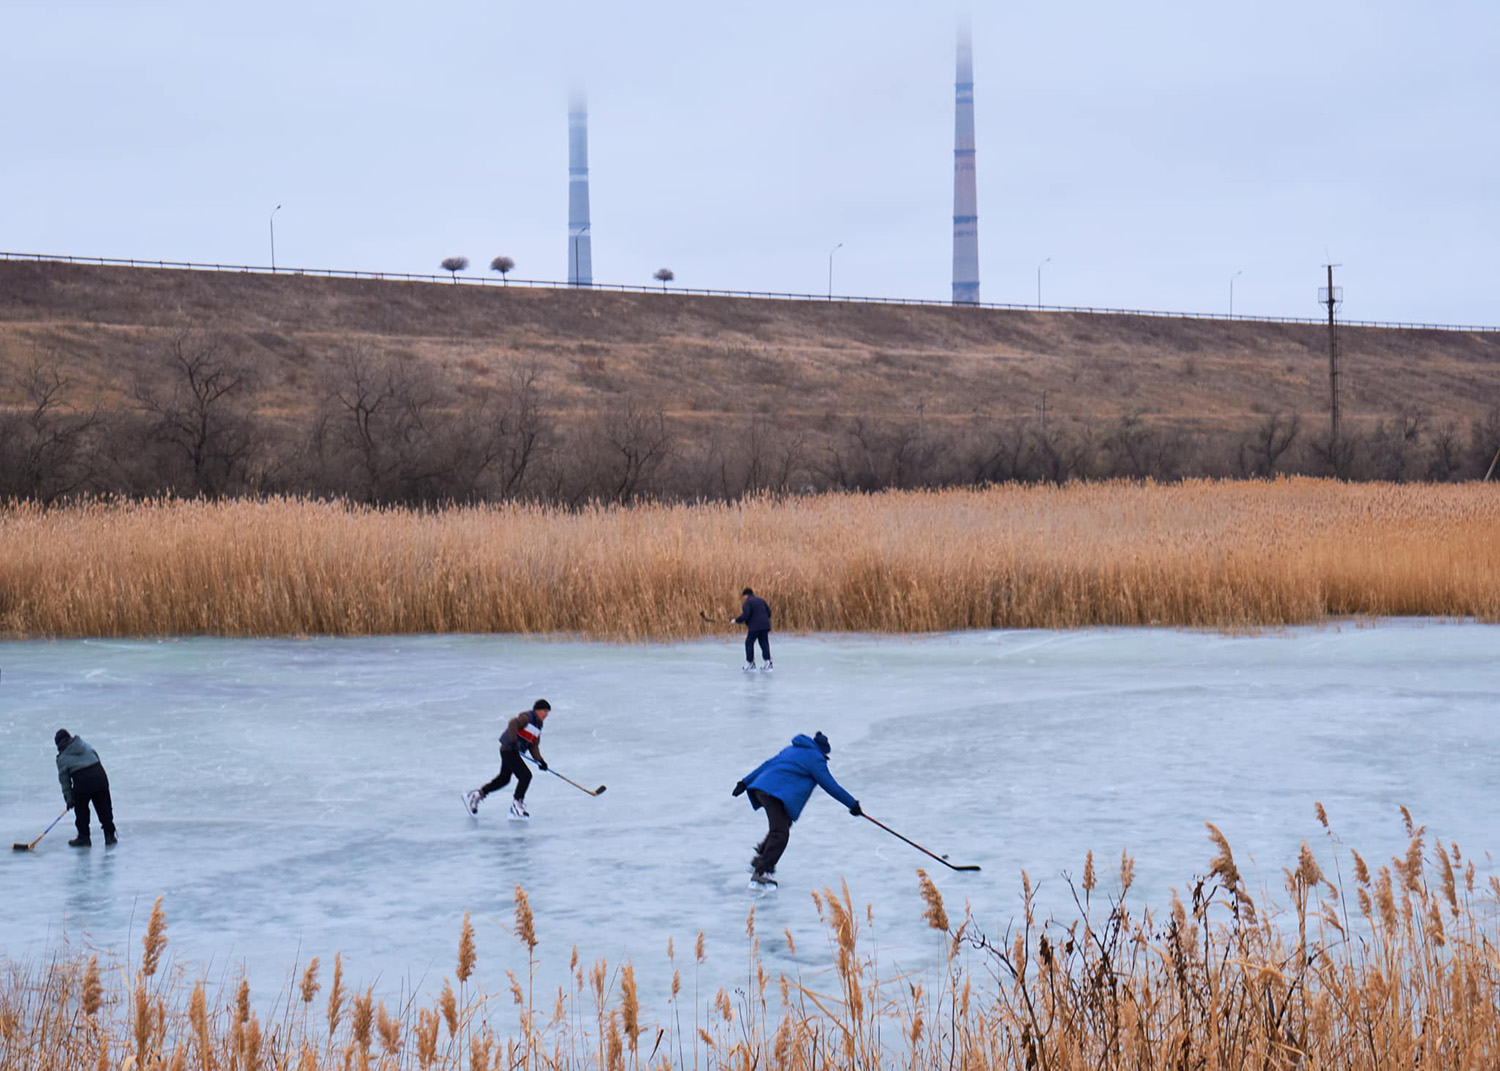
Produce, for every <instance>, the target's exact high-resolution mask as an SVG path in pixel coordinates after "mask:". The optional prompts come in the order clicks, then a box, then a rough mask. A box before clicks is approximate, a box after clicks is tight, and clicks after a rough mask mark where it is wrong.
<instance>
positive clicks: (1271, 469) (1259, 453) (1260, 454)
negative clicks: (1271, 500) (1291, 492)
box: [1238, 410, 1302, 477]
mask: <svg viewBox="0 0 1500 1071" xmlns="http://www.w3.org/2000/svg"><path fill="white" fill-rule="evenodd" d="M1301 433H1302V417H1301V416H1300V415H1299V414H1297V413H1292V414H1290V415H1287V414H1285V413H1282V412H1280V411H1279V410H1278V411H1277V412H1275V413H1272V414H1271V415H1270V416H1268V417H1266V419H1264V420H1262V421H1261V422H1260V423H1259V424H1257V425H1256V426H1255V428H1254V430H1252V431H1251V432H1250V434H1249V435H1247V436H1246V437H1245V438H1244V439H1243V440H1242V441H1241V442H1240V445H1239V451H1238V464H1239V472H1240V475H1242V476H1259V477H1266V476H1274V475H1275V474H1276V472H1277V469H1278V466H1280V465H1281V462H1282V458H1283V457H1285V456H1286V452H1287V451H1288V450H1290V449H1291V448H1292V444H1293V443H1295V442H1296V441H1297V437H1298V435H1300V434H1301Z"/></svg>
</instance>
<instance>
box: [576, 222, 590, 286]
mask: <svg viewBox="0 0 1500 1071" xmlns="http://www.w3.org/2000/svg"><path fill="white" fill-rule="evenodd" d="M588 229H589V225H588V224H587V223H585V224H584V225H583V226H582V227H579V228H578V233H577V234H575V235H573V285H574V286H577V285H578V239H580V238H582V237H583V232H584V231H586V230H588Z"/></svg>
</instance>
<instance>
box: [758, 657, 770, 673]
mask: <svg viewBox="0 0 1500 1071" xmlns="http://www.w3.org/2000/svg"><path fill="white" fill-rule="evenodd" d="M760 671H761V672H762V673H770V672H771V662H770V660H769V659H767V660H766V664H765V665H763V666H761V667H760Z"/></svg>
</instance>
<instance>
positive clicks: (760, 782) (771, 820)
mask: <svg viewBox="0 0 1500 1071" xmlns="http://www.w3.org/2000/svg"><path fill="white" fill-rule="evenodd" d="M832 751H833V748H832V747H831V746H829V743H828V737H826V736H824V735H823V734H822V733H814V734H813V735H812V736H811V737H808V736H805V735H803V734H802V733H798V734H797V735H796V736H794V737H792V744H791V746H790V747H784V748H782V749H781V751H780V753H778V754H777V755H776V756H775V757H774V758H770V759H767V760H766V761H765V762H763V763H761V764H760V765H759V766H757V767H756V768H755V769H753V770H751V771H750V772H749V773H748V774H746V775H745V778H744V780H742V781H739V782H737V783H736V784H735V786H734V792H733V793H732V795H735V796H739V795H741V794H743V793H745V792H749V793H750V806H751V807H753V808H755V809H756V810H764V811H765V812H766V836H765V839H764V840H762V841H761V842H760V843H759V844H758V845H756V847H755V858H754V859H752V860H751V861H750V868H751V870H752V871H753V873H752V874H751V877H750V882H751V884H752V885H759V886H761V887H766V886H771V885H775V884H776V879H775V878H774V877H772V875H773V874H775V873H776V864H777V863H778V862H779V861H780V860H781V853H782V852H784V851H786V846H787V841H788V840H789V839H790V838H791V835H792V823H793V822H795V821H796V820H797V819H798V817H799V816H800V815H801V814H802V808H803V807H805V806H807V799H808V797H809V796H811V795H812V790H813V786H814V785H819V786H821V787H822V789H823V791H824V792H826V793H828V794H829V795H830V796H832V797H833V798H834V799H836V800H838V801H839V802H840V803H842V804H843V805H844V806H845V807H848V808H849V813H850V814H852V815H854V817H856V818H858V817H859V816H860V815H861V814H863V813H864V812H863V811H861V810H860V809H859V800H857V799H855V798H854V797H853V796H851V795H849V793H847V792H845V791H844V789H843V787H842V786H841V785H840V784H839V783H838V782H837V781H835V780H834V779H833V774H831V773H829V772H828V756H829V754H830V753H831V752H832Z"/></svg>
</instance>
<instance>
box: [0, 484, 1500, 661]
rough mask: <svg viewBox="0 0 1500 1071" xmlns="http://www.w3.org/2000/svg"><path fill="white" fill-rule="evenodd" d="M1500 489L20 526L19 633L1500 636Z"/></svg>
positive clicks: (343, 508) (50, 518)
mask: <svg viewBox="0 0 1500 1071" xmlns="http://www.w3.org/2000/svg"><path fill="white" fill-rule="evenodd" d="M1497 540H1500V486H1490V485H1487V484H1467V485H1400V486H1397V485H1388V484H1341V483H1337V482H1334V481H1326V480H1310V479H1287V480H1279V481H1276V482H1248V483H1246V482H1211V481H1196V482H1189V483H1183V484H1174V485H1169V486H1155V485H1152V484H1135V483H1108V484H1079V485H1071V486H1068V487H1063V488H1055V487H1020V486H1007V487H998V488H993V489H988V490H954V491H939V492H901V493H888V494H879V495H853V494H834V495H822V496H816V497H807V498H788V499H780V500H776V499H757V500H752V501H747V502H743V503H738V504H723V503H714V504H701V505H691V506H687V505H683V506H659V505H643V506H636V507H624V508H620V507H602V506H600V507H590V508H586V509H582V510H579V511H575V512H569V511H563V510H558V509H549V508H541V507H533V506H517V505H509V506H494V507H472V508H469V507H465V508H455V509H448V510H441V511H435V512H428V511H409V510H396V509H388V510H376V509H364V508H358V507H351V506H347V505H342V504H332V503H325V502H312V501H305V500H291V499H286V500H272V501H265V502H222V503H204V502H171V501H158V502H145V503H127V504H106V503H95V504H89V505H81V506H73V507H67V508H60V509H53V510H49V509H44V508H42V507H39V506H36V505H34V504H12V505H9V506H7V507H4V508H0V633H4V634H9V635H12V636H128V635H191V634H212V635H228V636H262V635H314V634H332V635H367V634H382V633H413V632H424V633H437V632H506V633H548V632H553V633H571V634H577V635H583V636H590V637H599V638H607V639H619V640H639V639H667V638H685V637H694V636H701V635H704V634H706V633H710V632H712V629H713V626H711V625H706V624H704V622H703V621H702V619H701V617H700V612H705V613H706V615H707V616H708V617H710V618H717V619H718V620H719V621H720V622H721V623H722V622H723V621H724V619H725V617H726V616H733V614H732V611H734V610H736V609H737V606H738V601H737V593H738V592H739V590H740V589H741V588H742V587H744V586H745V585H746V584H750V585H753V586H754V587H755V588H757V589H758V590H764V591H765V592H767V593H768V594H769V595H770V596H771V598H772V600H773V601H774V603H775V608H776V622H777V627H778V628H781V629H790V630H808V631H848V630H853V631H883V632H923V631H942V630H950V629H971V628H999V627H1007V628H1028V627H1038V628H1067V627H1073V626H1081V625H1149V624H1161V625H1174V626H1203V627H1214V628H1240V627H1254V626H1258V625H1284V624H1294V623H1303V622H1316V621H1320V620H1323V619H1325V618H1327V617H1329V616H1330V615H1334V616H1341V615H1371V616H1384V615H1435V616H1475V617H1478V618H1481V619H1483V620H1487V621H1495V620H1500V555H1496V554H1494V553H1493V548H1494V546H1495V545H1496V543H1497Z"/></svg>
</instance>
